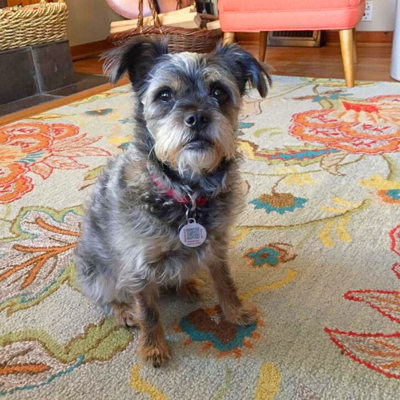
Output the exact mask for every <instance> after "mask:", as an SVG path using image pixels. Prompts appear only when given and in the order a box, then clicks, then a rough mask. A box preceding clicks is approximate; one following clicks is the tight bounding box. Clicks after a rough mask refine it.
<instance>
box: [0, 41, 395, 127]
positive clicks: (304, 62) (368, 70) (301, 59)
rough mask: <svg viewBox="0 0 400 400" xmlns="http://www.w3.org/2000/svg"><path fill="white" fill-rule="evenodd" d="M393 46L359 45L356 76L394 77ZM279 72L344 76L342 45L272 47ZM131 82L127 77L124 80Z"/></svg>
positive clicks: (97, 70) (253, 48)
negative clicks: (392, 70)
mask: <svg viewBox="0 0 400 400" xmlns="http://www.w3.org/2000/svg"><path fill="white" fill-rule="evenodd" d="M240 44H241V45H242V46H243V47H244V48H245V49H247V50H248V51H250V52H251V53H253V54H254V55H255V56H257V53H258V45H257V43H254V42H249V43H240ZM390 57H391V48H390V46H388V45H387V44H382V45H368V44H360V45H358V61H359V62H358V64H357V65H356V67H355V76H356V80H368V81H393V79H391V78H390V75H389V71H390ZM265 61H266V62H267V63H268V64H269V65H270V66H271V67H272V68H273V73H274V74H277V75H289V76H290V75H291V76H308V77H319V78H343V77H344V76H343V67H342V59H341V54H340V47H339V46H338V45H335V44H332V45H329V46H325V47H320V48H294V47H292V48H289V47H285V48H277V47H274V48H272V47H271V48H268V49H267V55H266V60H265ZM74 68H75V71H76V72H82V73H89V74H102V62H101V61H100V59H99V58H98V57H92V58H88V59H85V60H80V61H76V62H75V63H74ZM125 83H128V80H127V78H124V80H123V81H121V82H120V84H125ZM110 88H111V85H102V86H99V87H96V88H93V89H90V90H88V91H84V92H81V93H77V94H76V95H72V96H69V97H66V98H63V99H61V100H56V101H54V102H49V103H45V104H43V105H40V106H37V107H33V108H30V109H27V110H22V111H20V112H17V113H15V114H10V115H7V116H5V117H0V125H4V124H7V123H11V122H14V121H17V120H19V119H22V118H28V117H29V116H32V115H36V114H39V113H41V112H44V111H47V110H50V109H52V108H55V107H60V106H62V105H65V104H68V103H70V102H72V101H76V100H79V99H82V98H85V97H88V96H90V95H93V94H95V93H99V92H101V91H103V90H107V89H110Z"/></svg>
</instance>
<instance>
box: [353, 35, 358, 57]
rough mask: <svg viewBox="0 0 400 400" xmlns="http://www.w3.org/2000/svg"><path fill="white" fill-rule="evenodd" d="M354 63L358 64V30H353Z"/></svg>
mask: <svg viewBox="0 0 400 400" xmlns="http://www.w3.org/2000/svg"><path fill="white" fill-rule="evenodd" d="M353 62H354V64H357V63H358V57H357V40H356V28H353Z"/></svg>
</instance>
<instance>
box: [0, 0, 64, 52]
mask: <svg viewBox="0 0 400 400" xmlns="http://www.w3.org/2000/svg"><path fill="white" fill-rule="evenodd" d="M67 19H68V8H67V5H66V4H65V0H59V1H58V3H46V1H45V0H41V2H40V3H38V4H32V5H30V6H26V7H22V8H18V9H17V10H16V11H12V10H10V9H9V8H7V9H4V8H3V9H1V10H0V50H8V49H15V48H19V47H24V46H31V45H34V44H39V43H48V42H54V41H55V40H62V39H65V38H66V37H67Z"/></svg>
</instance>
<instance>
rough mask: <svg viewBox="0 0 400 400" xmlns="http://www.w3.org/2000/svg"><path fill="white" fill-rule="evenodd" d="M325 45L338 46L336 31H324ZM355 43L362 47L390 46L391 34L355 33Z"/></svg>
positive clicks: (378, 32) (376, 32)
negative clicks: (362, 45)
mask: <svg viewBox="0 0 400 400" xmlns="http://www.w3.org/2000/svg"><path fill="white" fill-rule="evenodd" d="M324 36H325V43H326V44H327V45H339V41H340V40H339V32H338V31H325V32H324ZM356 41H357V43H362V44H364V45H385V46H391V45H392V41H393V32H384V31H375V32H369V31H356Z"/></svg>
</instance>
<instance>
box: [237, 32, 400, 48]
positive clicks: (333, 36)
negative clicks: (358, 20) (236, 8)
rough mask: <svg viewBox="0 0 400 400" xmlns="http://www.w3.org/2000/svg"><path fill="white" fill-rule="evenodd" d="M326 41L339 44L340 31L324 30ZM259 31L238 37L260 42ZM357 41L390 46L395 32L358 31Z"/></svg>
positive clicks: (245, 33) (245, 40)
mask: <svg viewBox="0 0 400 400" xmlns="http://www.w3.org/2000/svg"><path fill="white" fill-rule="evenodd" d="M323 33H324V38H325V39H324V43H325V44H326V45H333V46H334V45H339V32H338V31H324V32H323ZM258 35H259V34H258V32H238V33H237V34H236V38H237V40H238V41H239V42H247V43H251V42H258ZM356 39H357V43H363V44H370V45H381V46H382V45H383V46H390V45H391V44H392V41H393V32H384V31H376V32H369V31H356Z"/></svg>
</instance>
